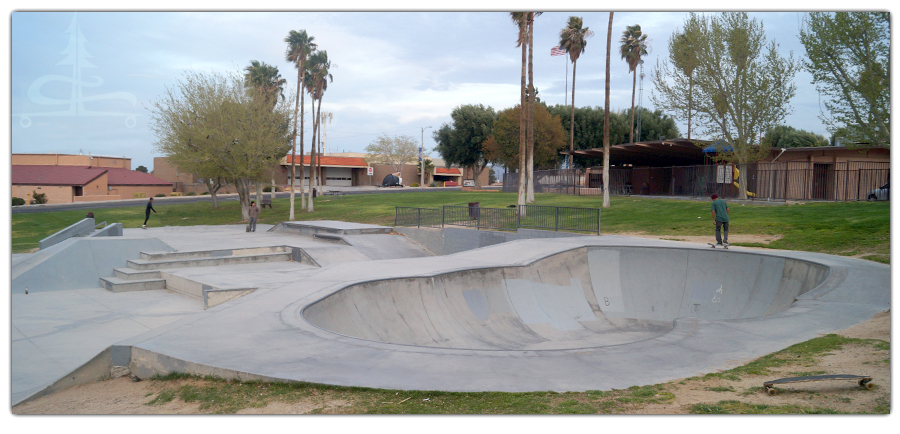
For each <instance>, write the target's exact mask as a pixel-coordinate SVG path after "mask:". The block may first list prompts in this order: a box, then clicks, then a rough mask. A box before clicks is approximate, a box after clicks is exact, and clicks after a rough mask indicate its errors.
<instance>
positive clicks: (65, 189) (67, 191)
mask: <svg viewBox="0 0 900 434" xmlns="http://www.w3.org/2000/svg"><path fill="white" fill-rule="evenodd" d="M33 192H36V193H43V194H45V195H47V203H69V202H72V197H73V196H74V193H73V189H72V187H71V186H69V185H14V186H12V197H20V198H22V199H25V203H26V204H28V203H29V199H31V198H32V197H31V196H30V195H31V194H32V193H33Z"/></svg>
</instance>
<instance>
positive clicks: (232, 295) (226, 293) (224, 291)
mask: <svg viewBox="0 0 900 434" xmlns="http://www.w3.org/2000/svg"><path fill="white" fill-rule="evenodd" d="M253 291H256V288H211V289H204V290H203V304H204V305H205V306H206V308H207V309H208V308H211V307H213V306H218V305H220V304H222V303H225V302H226V301H231V300H234V299H237V298H241V297H243V296H245V295H247V294H251V293H253Z"/></svg>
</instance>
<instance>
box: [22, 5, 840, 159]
mask: <svg viewBox="0 0 900 434" xmlns="http://www.w3.org/2000/svg"><path fill="white" fill-rule="evenodd" d="M570 15H577V16H581V17H583V19H584V23H585V25H586V26H588V27H589V28H590V29H591V30H593V31H594V32H595V35H594V37H593V38H591V39H590V40H589V41H588V45H587V49H586V52H585V53H584V54H583V55H582V56H581V58H580V59H579V61H578V71H577V77H576V88H575V103H576V104H577V105H578V106H579V107H581V106H600V107H602V105H603V97H604V90H603V79H604V66H605V65H604V62H605V45H606V28H607V23H608V19H609V15H608V12H546V13H544V14H543V15H541V16H539V17H538V19H537V21H536V25H535V37H534V41H535V54H534V68H535V72H534V77H535V85H536V87H537V88H538V90H539V92H540V93H539V96H540V97H541V98H542V99H543V100H544V101H546V102H548V103H549V104H551V105H552V104H563V103H564V101H565V98H566V96H565V87H566V83H567V82H568V86H571V74H572V68H571V65H570V66H569V68H568V76H567V75H566V63H565V62H566V61H565V60H564V59H565V58H566V57H565V56H556V57H551V56H550V48H551V47H553V46H554V45H557V43H558V34H559V30H560V29H561V28H562V27H563V26H564V25H565V23H566V21H567V19H568V17H569V16H570ZM686 15H687V12H616V13H615V15H614V21H613V55H612V65H611V74H612V84H611V97H610V100H611V101H610V104H611V108H612V109H614V110H621V109H625V108H628V107H630V104H631V101H630V100H631V75H630V74H629V73H628V69H627V65H626V64H625V62H624V61H623V60H621V59H620V58H619V57H618V55H617V43H618V39H619V37H620V36H621V33H622V31H623V30H624V28H625V26H626V25H631V24H640V25H641V26H642V27H643V30H644V32H645V33H646V34H647V35H649V38H650V41H651V45H652V53H651V54H650V55H649V56H647V57H646V58H645V65H644V68H645V71H644V72H645V74H646V75H647V78H645V80H644V92H643V105H644V107H647V108H651V109H652V108H653V107H652V104H651V103H650V94H651V91H652V84H651V82H650V80H649V76H650V72H651V70H652V68H653V67H654V65H655V64H656V61H657V59H658V58H665V57H667V49H666V47H667V43H668V38H669V37H670V36H671V34H672V33H673V32H674V31H675V30H676V29H678V28H679V27H681V26H682V24H683V22H684V18H685V17H686ZM76 16H77V24H78V27H79V29H80V31H81V33H82V34H83V36H84V41H85V43H84V46H83V49H84V50H85V51H86V52H87V53H89V54H90V55H91V56H92V57H91V58H90V59H89V60H90V62H91V63H92V64H93V65H95V66H96V68H85V69H83V70H82V73H83V75H84V77H83V81H88V82H94V81H95V80H96V79H93V78H90V77H91V76H96V77H100V79H102V80H103V83H102V85H100V86H97V87H87V86H85V87H82V91H83V95H84V96H85V97H88V96H96V95H106V94H112V93H116V92H125V93H129V94H132V95H134V97H135V98H136V99H137V101H138V102H137V104H136V105H135V106H133V107H132V106H131V104H130V103H129V102H127V101H125V100H121V99H106V100H96V101H87V102H85V103H84V108H85V110H88V111H94V112H115V113H126V114H130V115H133V116H134V120H135V122H134V126H133V127H129V126H128V124H127V123H126V118H125V117H123V116H84V115H80V116H71V115H66V116H32V117H30V121H31V125H30V126H29V127H27V128H25V127H23V126H22V123H21V121H22V117H21V116H19V115H21V114H23V113H38V114H40V113H46V112H53V111H60V110H65V109H67V108H68V105H66V104H58V105H43V104H37V103H35V102H33V101H32V100H30V99H29V96H28V91H29V88H30V87H31V86H32V85H33V83H34V82H35V81H36V80H39V79H41V78H42V77H45V76H47V75H59V76H71V73H72V68H71V67H70V66H67V65H60V64H59V63H60V62H61V61H62V60H63V59H64V57H65V55H64V54H63V51H64V50H65V49H66V47H67V45H68V43H69V37H70V35H69V34H68V33H66V31H67V29H68V28H69V26H70V25H71V23H72V21H73V18H74V17H76ZM751 16H752V17H755V18H757V19H759V20H761V21H762V23H763V25H764V27H765V30H766V34H767V36H768V38H769V39H770V40H771V39H773V38H774V39H775V41H776V42H777V43H778V44H779V45H780V47H781V51H782V52H783V53H787V52H789V51H793V53H794V56H795V57H801V56H803V47H802V45H801V44H800V42H799V38H798V29H799V26H800V20H801V19H802V16H803V13H802V12H752V13H751ZM10 23H11V32H10V35H11V44H10V50H11V52H10V58H11V67H10V73H11V79H10V91H11V105H10V107H11V113H12V117H11V124H10V129H11V134H10V136H11V139H12V152H13V153H23V152H42V153H43V152H58V153H78V152H84V153H91V154H95V155H120V156H126V157H130V158H131V159H132V168H134V167H137V166H139V165H143V166H146V167H148V168H150V169H152V168H153V167H152V159H153V157H154V156H160V155H159V154H157V153H156V152H155V150H154V148H153V143H154V142H155V140H156V139H155V136H154V135H153V133H152V131H150V129H149V127H148V122H149V121H150V118H149V113H148V108H149V107H150V105H151V103H152V102H153V101H154V100H156V99H159V98H160V97H161V95H162V94H163V92H164V90H165V87H166V86H172V85H174V84H175V83H176V82H177V81H178V80H179V77H180V76H181V74H182V73H183V72H184V71H185V70H189V69H193V70H197V71H203V72H210V71H215V72H220V73H227V72H242V69H243V68H244V67H245V66H247V65H248V64H249V62H250V61H251V60H259V61H263V62H266V63H268V64H272V65H275V66H277V67H278V68H279V71H280V72H281V75H282V77H284V78H285V79H287V81H288V87H287V90H286V93H289V92H292V89H293V86H294V85H295V83H296V77H297V76H296V69H295V68H293V66H292V65H291V64H289V63H288V62H286V61H285V60H284V53H285V49H286V44H285V43H284V42H283V41H284V38H285V37H286V36H287V34H288V32H289V31H290V30H300V29H305V30H306V31H307V32H308V33H309V34H310V35H312V36H314V37H315V41H316V42H317V43H318V45H319V49H323V50H327V51H328V55H329V58H330V59H331V61H332V62H333V64H334V65H336V67H334V68H333V70H332V74H333V76H334V82H333V83H330V84H329V87H328V91H327V92H326V93H325V97H324V102H323V107H322V110H323V111H329V112H332V113H333V114H334V115H333V116H334V117H333V120H332V122H331V123H330V124H329V125H328V126H327V145H328V150H329V151H330V152H331V151H334V152H342V151H356V152H361V151H363V149H364V148H365V146H366V145H367V144H368V143H369V142H370V141H372V140H373V139H374V138H376V137H377V136H378V135H380V134H382V133H385V134H388V135H395V134H396V135H399V134H406V135H410V136H413V137H415V138H416V139H417V141H418V140H420V139H421V128H422V127H428V126H431V127H433V128H432V129H430V130H425V147H426V148H433V147H434V146H435V143H434V141H433V140H432V138H431V132H432V131H434V129H437V128H438V127H440V125H441V124H443V123H445V122H446V123H449V122H450V112H451V111H452V110H453V108H454V107H456V106H458V105H462V104H478V103H480V104H484V105H486V106H487V105H489V106H492V107H494V108H495V109H497V110H501V109H504V108H508V107H512V106H513V105H515V104H516V103H517V102H518V99H519V79H520V76H519V74H520V67H521V65H520V59H521V57H520V56H521V51H520V49H518V48H516V47H515V36H516V28H515V26H514V25H513V24H512V22H511V20H510V19H509V15H508V13H506V12H78V13H77V14H75V13H73V12H12V13H11V20H10ZM639 81H640V80H639ZM810 81H811V79H810V75H809V74H808V73H806V72H803V71H801V72H799V73H798V74H797V76H796V77H795V79H794V83H795V84H796V86H797V96H796V97H795V98H794V99H793V100H792V105H793V109H794V112H793V114H792V115H790V116H789V117H788V118H787V119H786V121H785V123H786V124H788V125H791V126H793V127H796V128H801V129H805V130H809V131H812V132H815V133H819V134H823V135H825V136H826V137H827V136H828V133H827V131H826V129H825V126H824V125H823V124H822V122H821V120H820V119H819V114H820V113H819V99H818V93H817V92H816V90H815V86H814V85H813V84H811V83H810ZM71 89H72V85H71V83H70V82H66V81H50V82H47V83H46V84H45V85H44V86H43V87H41V93H42V95H44V96H46V97H49V98H56V99H59V100H61V101H68V100H70V99H71V91H72V90H71ZM306 107H307V111H308V110H309V99H308V98H307V105H306ZM306 125H307V131H308V129H309V125H310V123H309V122H307V123H306ZM679 129H680V130H681V132H682V135H686V132H687V128H686V125H684V124H680V125H679ZM305 138H306V140H307V145H306V149H309V145H308V143H309V138H310V135H309V134H308V133H307V134H306V135H305ZM598 146H600V144H598ZM432 155H436V153H432Z"/></svg>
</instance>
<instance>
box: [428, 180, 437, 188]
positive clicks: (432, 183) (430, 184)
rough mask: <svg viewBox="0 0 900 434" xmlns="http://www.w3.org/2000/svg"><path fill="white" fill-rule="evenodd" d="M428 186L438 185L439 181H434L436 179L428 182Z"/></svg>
mask: <svg viewBox="0 0 900 434" xmlns="http://www.w3.org/2000/svg"><path fill="white" fill-rule="evenodd" d="M428 186H429V187H437V183H436V182H434V181H431V182H429V183H428Z"/></svg>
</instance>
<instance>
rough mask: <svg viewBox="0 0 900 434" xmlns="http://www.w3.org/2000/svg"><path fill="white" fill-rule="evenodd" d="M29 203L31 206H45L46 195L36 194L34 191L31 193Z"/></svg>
mask: <svg viewBox="0 0 900 434" xmlns="http://www.w3.org/2000/svg"><path fill="white" fill-rule="evenodd" d="M31 203H32V204H38V205H40V204H45V203H47V195H46V194H45V193H38V192H36V191H32V192H31Z"/></svg>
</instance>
